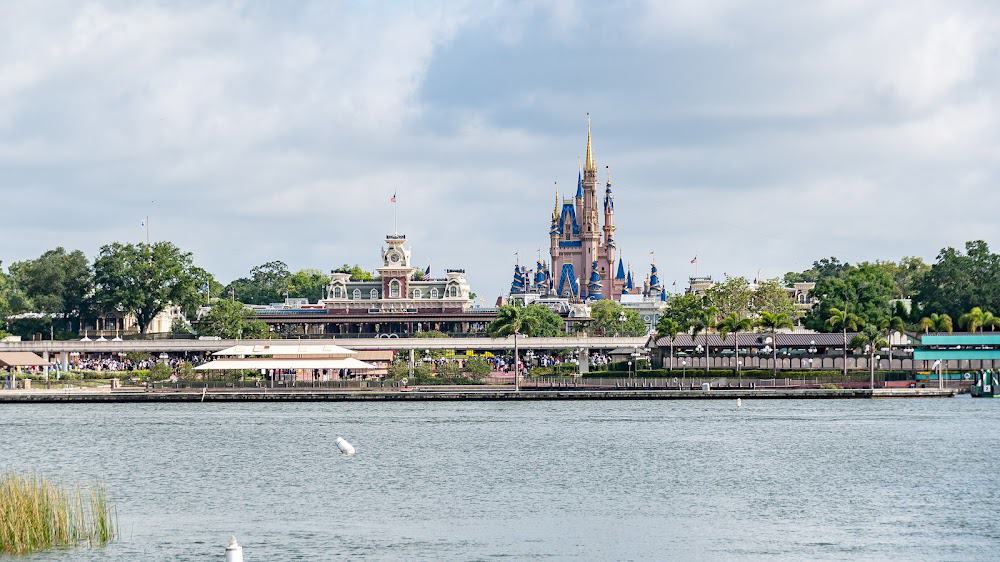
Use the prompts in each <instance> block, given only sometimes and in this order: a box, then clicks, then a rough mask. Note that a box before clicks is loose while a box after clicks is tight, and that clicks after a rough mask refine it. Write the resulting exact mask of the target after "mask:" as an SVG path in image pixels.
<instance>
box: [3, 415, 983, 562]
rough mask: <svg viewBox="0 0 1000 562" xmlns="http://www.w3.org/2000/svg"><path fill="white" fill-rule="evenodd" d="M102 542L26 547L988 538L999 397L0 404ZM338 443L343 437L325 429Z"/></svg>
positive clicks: (748, 553) (815, 550)
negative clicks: (111, 535) (107, 525)
mask: <svg viewBox="0 0 1000 562" xmlns="http://www.w3.org/2000/svg"><path fill="white" fill-rule="evenodd" d="M0 426H2V427H3V433H4V437H3V439H2V440H0V470H3V471H8V470H14V471H34V472H37V473H39V474H42V475H45V476H48V477H51V478H53V479H55V480H57V481H64V482H77V481H84V482H93V481H98V482H103V483H105V484H106V485H107V487H108V488H109V492H110V496H111V498H112V500H113V501H114V503H115V505H116V506H117V510H118V519H119V531H120V539H119V540H118V541H117V542H115V543H113V544H111V545H109V546H107V547H105V548H102V549H96V550H88V549H81V550H73V551H68V552H57V553H45V554H41V555H33V556H29V557H26V558H22V559H23V560H32V561H35V560H46V561H48V560H123V561H124V560H128V561H136V560H206V559H213V558H214V559H217V560H221V559H222V555H223V552H224V547H225V543H226V541H227V539H228V537H229V535H230V534H234V535H236V537H237V538H238V539H239V541H240V543H241V544H243V545H244V556H245V560H246V562H258V561H275V560H323V559H332V558H347V557H349V558H375V559H455V560H468V559H488V558H508V559H518V560H519V559H530V558H547V559H579V558H587V559H619V560H624V559H633V560H634V559H650V558H654V559H665V558H672V559H702V560H704V559H719V560H723V559H724V560H736V559H745V560H761V559H766V560H802V559H816V560H820V559H823V560H861V559H870V560H884V559H888V558H892V559H897V560H900V559H910V560H918V559H920V560H926V559H950V560H995V559H998V558H1000V492H998V488H1000V487H998V486H997V485H996V482H997V478H998V475H1000V400H986V399H983V400H973V399H970V398H968V397H960V398H955V399H903V400H824V401H819V400H816V401H810V400H774V401H772V400H761V401H754V400H744V401H743V407H742V409H739V410H737V409H736V407H735V401H714V400H706V401H622V402H614V401H595V402H575V401H574V402H495V403H483V402H423V403H412V404H410V403H336V402H316V403H234V404H221V403H205V404H107V405H97V404H95V405H87V404H38V405H31V404H11V405H4V406H2V407H0ZM337 435H342V436H344V437H345V438H346V439H347V440H348V441H350V442H351V443H352V444H354V446H355V447H356V448H357V450H358V453H357V455H356V456H354V457H346V456H343V455H341V454H339V452H338V450H337V447H336V445H335V444H334V439H335V437H336V436H337Z"/></svg>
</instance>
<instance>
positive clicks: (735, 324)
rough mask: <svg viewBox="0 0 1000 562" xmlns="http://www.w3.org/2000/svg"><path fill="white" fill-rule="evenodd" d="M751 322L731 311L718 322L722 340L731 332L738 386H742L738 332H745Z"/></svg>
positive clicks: (750, 325)
mask: <svg viewBox="0 0 1000 562" xmlns="http://www.w3.org/2000/svg"><path fill="white" fill-rule="evenodd" d="M752 326H753V324H752V323H751V322H750V320H749V319H748V318H744V317H743V316H741V315H740V314H737V313H735V312H734V313H732V314H730V315H729V316H726V317H725V318H723V319H722V322H719V325H718V328H717V329H718V330H719V337H720V338H722V339H723V340H725V339H726V336H728V335H729V334H733V352H734V353H735V354H736V369H735V370H736V376H737V377H739V380H740V386H743V376H742V375H741V374H740V332H745V331H747V330H749V329H750V328H751V327H752Z"/></svg>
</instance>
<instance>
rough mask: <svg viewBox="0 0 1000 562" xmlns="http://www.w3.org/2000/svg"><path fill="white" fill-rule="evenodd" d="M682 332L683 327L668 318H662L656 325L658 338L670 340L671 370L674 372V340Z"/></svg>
mask: <svg viewBox="0 0 1000 562" xmlns="http://www.w3.org/2000/svg"><path fill="white" fill-rule="evenodd" d="M680 331H681V325H680V324H679V323H678V322H677V321H676V320H674V319H673V318H670V317H668V316H664V317H663V318H660V321H659V322H657V323H656V337H658V338H670V367H669V370H671V371H673V370H674V340H675V339H676V338H677V334H679V333H680Z"/></svg>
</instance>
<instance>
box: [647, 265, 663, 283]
mask: <svg viewBox="0 0 1000 562" xmlns="http://www.w3.org/2000/svg"><path fill="white" fill-rule="evenodd" d="M649 288H650V289H657V290H659V289H660V276H659V275H657V274H656V264H655V263H653V264H650V266H649Z"/></svg>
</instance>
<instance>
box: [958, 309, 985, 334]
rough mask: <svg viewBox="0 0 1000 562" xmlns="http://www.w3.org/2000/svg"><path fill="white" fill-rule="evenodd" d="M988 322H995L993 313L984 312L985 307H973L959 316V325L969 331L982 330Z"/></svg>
mask: <svg viewBox="0 0 1000 562" xmlns="http://www.w3.org/2000/svg"><path fill="white" fill-rule="evenodd" d="M987 322H989V323H990V324H992V323H993V314H992V313H990V312H983V309H982V308H980V307H978V306H974V307H972V308H971V309H970V310H969V311H968V312H966V313H965V314H963V315H961V316H959V317H958V325H959V326H960V327H961V328H962V329H964V330H966V331H969V332H981V331H982V330H983V326H985V325H986V323H987Z"/></svg>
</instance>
